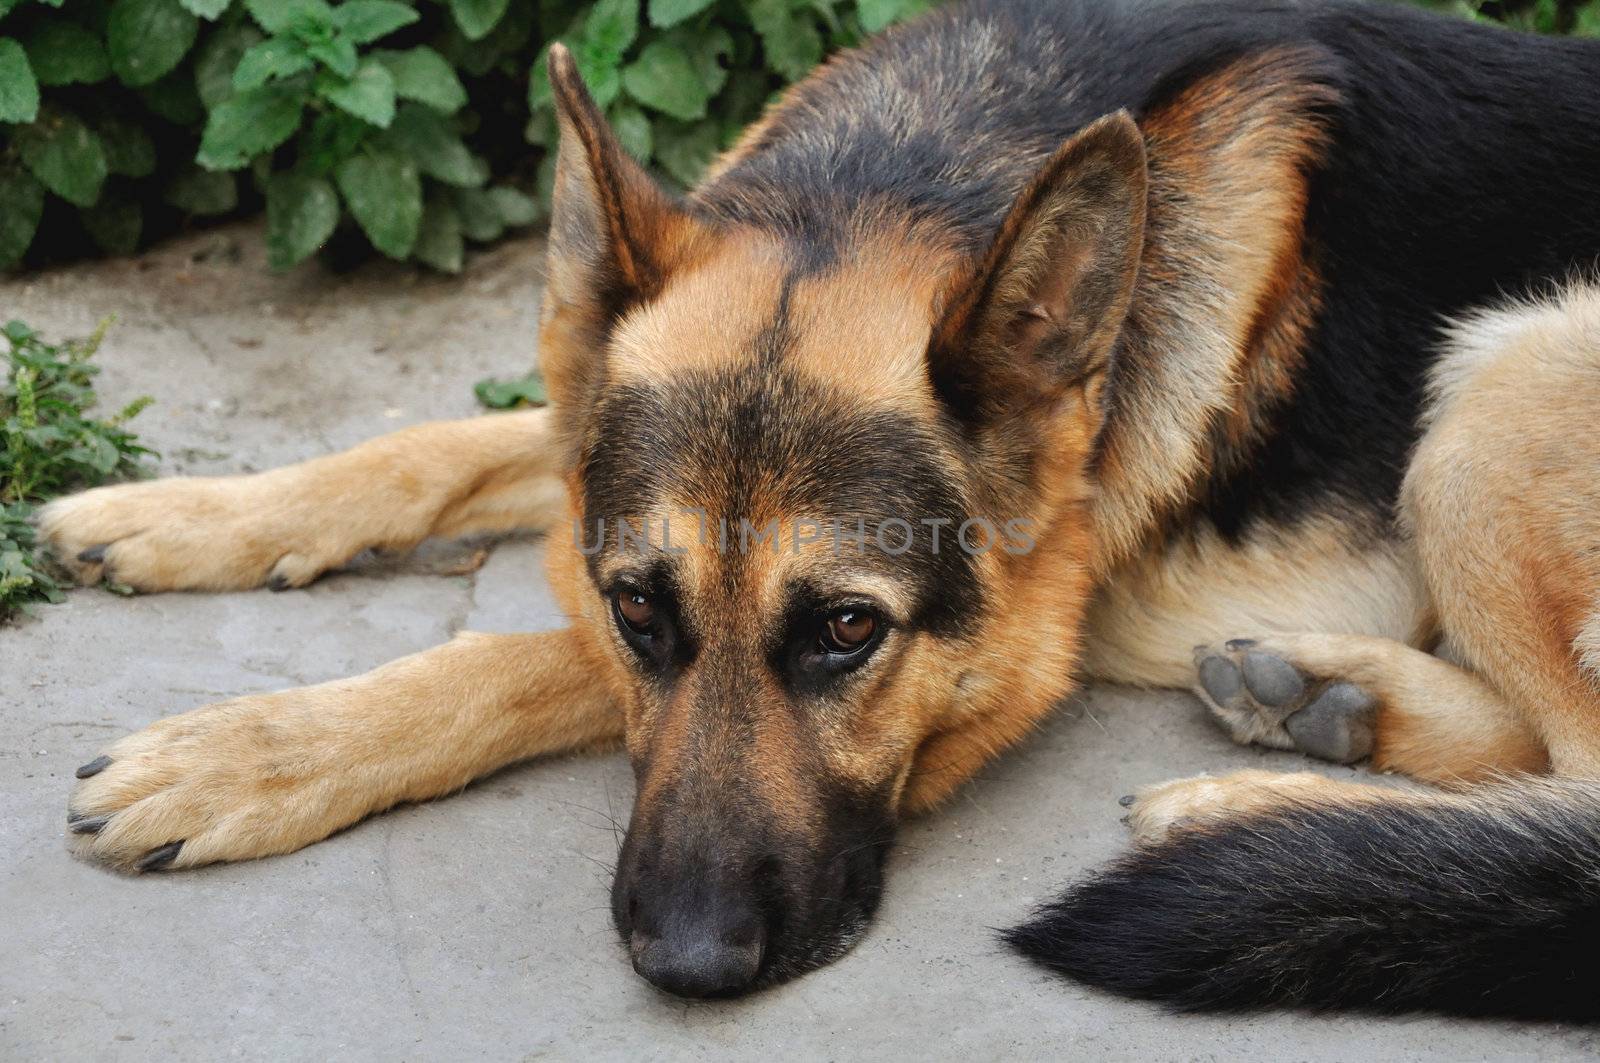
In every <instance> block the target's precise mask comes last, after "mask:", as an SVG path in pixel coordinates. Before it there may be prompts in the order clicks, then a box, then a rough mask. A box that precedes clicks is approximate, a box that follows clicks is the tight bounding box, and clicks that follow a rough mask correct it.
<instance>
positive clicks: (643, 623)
mask: <svg viewBox="0 0 1600 1063" xmlns="http://www.w3.org/2000/svg"><path fill="white" fill-rule="evenodd" d="M612 602H613V603H614V604H615V606H616V610H617V619H618V620H620V621H622V626H623V627H625V628H627V629H628V630H629V631H631V632H633V633H634V634H635V635H644V636H646V637H648V636H650V635H654V634H655V623H656V607H655V605H654V603H652V602H651V601H650V599H649V598H648V597H647V596H645V595H643V594H639V593H638V592H636V591H618V592H617V594H616V596H615V597H614V598H613V599H612Z"/></svg>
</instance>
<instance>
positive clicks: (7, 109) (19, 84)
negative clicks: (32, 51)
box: [0, 37, 39, 122]
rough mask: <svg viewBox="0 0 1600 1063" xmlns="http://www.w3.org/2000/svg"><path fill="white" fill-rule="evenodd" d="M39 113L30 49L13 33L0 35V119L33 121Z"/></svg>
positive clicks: (36, 85) (37, 86)
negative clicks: (29, 54) (15, 39)
mask: <svg viewBox="0 0 1600 1063" xmlns="http://www.w3.org/2000/svg"><path fill="white" fill-rule="evenodd" d="M38 116H39V83H38V82H37V81H35V80H34V77H33V68H32V67H30V66H29V65H28V53H27V52H25V51H23V50H22V45H20V44H18V43H17V42H16V41H14V40H12V39H11V38H10V37H0V122H31V121H33V120H34V119H35V118H37V117H38Z"/></svg>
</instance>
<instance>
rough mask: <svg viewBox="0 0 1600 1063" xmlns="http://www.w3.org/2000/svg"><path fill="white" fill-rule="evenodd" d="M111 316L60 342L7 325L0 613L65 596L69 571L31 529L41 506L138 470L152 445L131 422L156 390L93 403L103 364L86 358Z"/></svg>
mask: <svg viewBox="0 0 1600 1063" xmlns="http://www.w3.org/2000/svg"><path fill="white" fill-rule="evenodd" d="M110 324H111V322H110V320H109V319H107V320H106V321H103V322H101V324H100V327H99V328H98V329H96V330H95V332H94V335H92V336H90V337H89V338H88V339H86V340H68V341H66V342H64V343H60V344H51V343H47V342H45V341H44V340H43V339H41V338H40V337H39V336H38V335H37V334H35V333H34V331H33V330H32V329H30V328H29V327H28V326H27V325H24V324H23V323H22V322H20V321H12V322H9V323H8V324H6V325H5V327H4V328H0V336H3V337H4V338H5V342H6V344H7V346H8V348H9V349H8V352H7V360H6V376H5V385H4V387H3V388H0V620H5V619H8V618H9V617H11V616H12V615H13V614H14V613H16V612H18V611H21V610H25V609H26V608H27V607H28V606H29V605H30V604H31V603H34V602H40V601H44V602H56V601H60V600H61V597H62V586H63V575H64V574H63V573H61V572H60V571H59V569H58V568H57V567H56V566H55V565H53V564H51V562H50V560H49V559H48V558H47V557H45V556H44V555H43V553H42V552H41V551H40V550H39V548H38V544H37V542H36V539H35V536H34V530H33V525H32V520H33V515H34V512H35V511H36V510H37V508H38V507H39V506H40V505H42V504H43V503H45V502H48V501H49V500H50V499H52V498H54V497H56V496H57V495H61V494H65V493H67V492H69V491H77V490H80V489H82V488H85V487H93V486H95V485H96V484H101V483H105V482H106V481H107V480H112V479H123V478H127V477H133V476H138V475H141V474H142V473H143V472H144V471H145V466H144V459H145V458H147V457H150V456H152V454H153V452H152V451H150V450H147V449H146V448H144V447H142V446H140V445H139V441H138V438H137V437H136V436H135V435H134V434H133V433H132V432H130V431H128V430H127V428H125V427H124V425H126V424H127V422H128V421H129V420H131V419H132V418H133V417H135V416H136V415H137V414H138V413H139V411H140V410H142V409H144V408H145V407H146V406H148V405H149V404H150V401H151V400H150V399H148V398H140V399H136V400H134V401H133V402H131V403H129V404H128V405H127V407H125V408H124V409H123V410H122V411H121V412H119V413H117V414H116V415H115V416H112V417H109V418H103V419H102V418H97V417H93V416H91V415H90V414H89V412H88V411H90V410H91V409H93V408H94V406H95V402H96V399H95V393H94V387H93V382H94V377H95V374H97V373H98V372H99V371H100V370H99V367H97V366H94V365H91V364H90V363H89V359H90V358H91V357H93V355H94V352H95V350H96V349H97V348H98V347H99V346H100V341H101V339H103V338H104V336H105V333H106V329H107V328H108V327H110Z"/></svg>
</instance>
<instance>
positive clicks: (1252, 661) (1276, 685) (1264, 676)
mask: <svg viewBox="0 0 1600 1063" xmlns="http://www.w3.org/2000/svg"><path fill="white" fill-rule="evenodd" d="M1241 665H1242V668H1243V671H1244V685H1245V686H1247V687H1249V688H1250V695H1251V697H1253V698H1255V699H1256V701H1258V702H1260V703H1261V704H1263V705H1266V706H1269V707H1270V708H1274V709H1278V708H1282V707H1284V706H1285V705H1288V704H1290V703H1291V702H1294V701H1298V700H1299V699H1300V698H1301V697H1303V696H1304V695H1305V692H1306V681H1305V680H1304V679H1303V678H1301V676H1300V672H1299V671H1298V670H1297V669H1296V668H1295V666H1294V665H1292V664H1290V663H1289V662H1288V661H1286V660H1284V659H1283V658H1282V657H1277V656H1274V655H1273V654H1270V653H1262V652H1260V651H1258V650H1251V651H1249V652H1247V653H1246V654H1245V655H1244V659H1243V661H1242V662H1241Z"/></svg>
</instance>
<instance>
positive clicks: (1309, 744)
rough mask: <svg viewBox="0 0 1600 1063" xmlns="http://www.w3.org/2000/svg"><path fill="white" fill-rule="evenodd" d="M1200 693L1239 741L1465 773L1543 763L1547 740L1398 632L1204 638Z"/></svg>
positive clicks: (1416, 771) (1442, 777)
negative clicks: (1394, 635) (1396, 637)
mask: <svg viewBox="0 0 1600 1063" xmlns="http://www.w3.org/2000/svg"><path fill="white" fill-rule="evenodd" d="M1195 665H1196V672H1197V676H1196V683H1195V687H1194V691H1195V693H1196V695H1198V696H1199V698H1200V699H1201V701H1203V702H1204V703H1205V705H1206V707H1207V708H1208V709H1209V710H1210V711H1211V714H1212V715H1213V716H1214V717H1216V719H1217V720H1218V721H1219V722H1220V723H1221V724H1222V725H1223V726H1224V727H1225V728H1227V730H1228V732H1229V734H1231V735H1232V736H1233V738H1234V740H1235V741H1237V742H1239V743H1241V744H1251V743H1255V744H1258V745H1264V746H1271V747H1274V748H1277V749H1298V750H1299V751H1301V752H1302V753H1306V754H1309V755H1310V756H1314V757H1319V758H1321V759H1323V760H1331V761H1335V762H1338V763H1342V764H1349V763H1353V762H1355V761H1358V760H1364V759H1366V758H1368V757H1371V758H1372V762H1373V766H1374V767H1376V768H1378V769H1379V770H1382V771H1397V772H1402V773H1404V774H1406V775H1410V776H1411V777H1413V778H1416V779H1423V780H1426V781H1429V782H1435V783H1461V782H1470V781H1474V780H1477V779H1481V778H1483V777H1484V776H1486V775H1490V774H1494V773H1500V772H1513V771H1543V770H1544V769H1545V768H1546V766H1547V758H1546V755H1545V748H1544V745H1543V743H1542V742H1541V741H1540V740H1539V738H1538V736H1537V735H1536V734H1535V733H1534V732H1533V730H1532V729H1531V728H1530V727H1529V726H1528V725H1527V723H1526V722H1525V721H1524V718H1523V716H1522V714H1521V713H1519V712H1517V711H1516V710H1515V709H1514V708H1513V707H1512V706H1511V705H1510V704H1509V703H1508V702H1507V701H1506V700H1505V699H1504V698H1503V697H1501V696H1500V694H1498V693H1497V692H1496V691H1495V690H1494V689H1493V688H1492V687H1491V686H1489V684H1487V683H1485V682H1484V681H1483V680H1482V679H1480V678H1479V677H1477V676H1475V675H1473V674H1472V673H1470V672H1468V671H1466V670H1464V669H1462V668H1458V667H1456V666H1455V665H1453V664H1450V663H1449V662H1447V661H1443V660H1440V659H1439V658H1437V657H1434V656H1432V655H1430V654H1427V653H1424V652H1422V651H1421V650H1415V649H1412V648H1410V647H1409V646H1405V645H1403V644H1401V643H1399V642H1395V641H1392V640H1390V639H1380V638H1371V637H1367V636H1362V635H1275V636H1263V637H1261V638H1258V639H1235V640H1232V641H1230V642H1226V643H1222V644H1218V645H1208V646H1200V647H1197V648H1196V650H1195Z"/></svg>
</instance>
